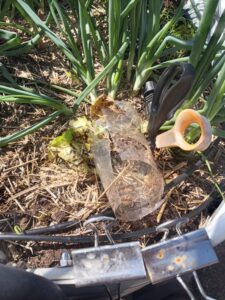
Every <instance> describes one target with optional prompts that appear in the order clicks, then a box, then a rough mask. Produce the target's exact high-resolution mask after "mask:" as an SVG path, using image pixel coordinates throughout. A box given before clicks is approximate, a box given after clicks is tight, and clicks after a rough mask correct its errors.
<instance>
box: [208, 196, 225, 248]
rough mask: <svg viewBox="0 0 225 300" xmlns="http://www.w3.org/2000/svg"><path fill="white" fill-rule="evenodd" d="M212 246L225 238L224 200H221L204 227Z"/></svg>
mask: <svg viewBox="0 0 225 300" xmlns="http://www.w3.org/2000/svg"><path fill="white" fill-rule="evenodd" d="M205 229H206V231H207V234H208V236H209V239H210V240H211V243H212V245H213V246H216V245H218V244H220V243H222V242H223V241H224V240H225V202H224V201H222V202H221V204H220V205H219V207H218V208H217V209H216V210H215V212H214V213H213V214H212V216H211V218H210V219H209V221H208V222H207V224H206V227H205Z"/></svg>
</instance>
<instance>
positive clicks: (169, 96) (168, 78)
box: [149, 63, 195, 146]
mask: <svg viewBox="0 0 225 300" xmlns="http://www.w3.org/2000/svg"><path fill="white" fill-rule="evenodd" d="M178 76H179V80H177V79H176V78H177V77H178ZM194 78H195V69H194V68H193V66H192V65H191V64H189V63H176V64H173V65H172V66H170V67H168V68H167V69H166V70H165V71H164V72H163V73H162V75H161V76H160V79H159V81H158V83H157V85H156V87H155V90H154V95H153V99H152V103H151V108H150V120H149V138H150V141H151V143H152V144H153V146H154V144H155V138H156V136H157V134H158V131H159V129H160V127H161V126H162V124H163V123H164V122H165V121H166V120H168V119H170V118H171V117H172V116H173V114H174V112H175V111H176V110H177V109H178V107H180V106H181V104H182V103H183V102H184V100H185V97H186V95H187V93H188V92H189V90H190V89H191V87H192V84H193V81H194ZM174 81H175V82H176V83H175V84H173V83H174Z"/></svg>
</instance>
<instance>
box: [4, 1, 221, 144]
mask: <svg viewBox="0 0 225 300" xmlns="http://www.w3.org/2000/svg"><path fill="white" fill-rule="evenodd" d="M184 2H185V1H184V0H181V1H180V4H179V6H178V7H176V6H175V5H173V6H172V7H171V8H169V9H168V8H164V7H163V0H157V1H155V0H131V1H129V0H123V1H121V0H107V1H101V2H100V3H99V2H95V1H89V0H77V1H73V0H67V1H59V0H51V1H47V2H46V1H45V2H44V1H37V0H36V1H28V0H27V1H24V0H13V1H0V7H1V8H2V10H1V13H0V17H1V18H3V16H8V15H10V20H11V22H10V23H6V22H0V25H1V26H2V27H1V28H2V29H1V30H0V55H4V56H10V55H15V56H16V55H17V56H18V55H21V54H24V53H27V52H29V51H30V50H31V49H32V47H35V45H37V44H38V43H39V42H40V40H41V39H42V38H43V37H44V36H45V37H47V38H48V39H49V40H50V41H51V42H52V43H54V45H55V46H56V47H57V48H58V50H59V51H60V52H61V53H62V54H63V55H64V56H65V57H66V59H67V60H68V62H69V64H70V66H71V68H70V69H69V70H68V71H67V74H69V75H68V76H70V78H74V79H75V81H78V80H79V81H80V82H83V83H84V85H85V86H86V87H85V88H84V90H83V91H82V92H81V93H80V95H76V94H75V93H74V92H72V91H71V90H69V89H67V88H65V87H60V86H52V88H54V89H57V90H58V91H61V92H64V93H67V94H69V95H72V96H73V97H74V104H73V106H72V107H71V108H69V107H67V106H66V105H65V104H64V103H62V102H60V101H58V100H57V99H52V98H51V97H48V96H46V95H43V94H40V93H39V94H38V93H35V92H34V91H30V90H27V89H26V88H24V87H22V86H19V85H17V84H16V82H15V81H14V79H13V78H12V77H11V76H10V74H9V72H8V71H7V70H6V68H5V67H4V66H0V72H1V74H2V76H3V77H4V80H5V83H0V92H1V93H2V95H1V96H0V101H4V102H15V103H20V104H25V105H28V104H37V105H44V106H48V107H50V108H51V109H53V110H54V112H53V113H52V114H51V115H50V116H48V117H47V118H46V120H42V121H41V122H40V123H37V124H36V125H34V126H32V127H31V128H28V129H26V130H25V131H24V130H23V131H21V132H20V133H18V134H14V135H13V136H11V137H6V138H1V139H0V146H2V145H5V144H7V142H10V141H12V140H15V139H17V138H19V137H21V136H24V135H25V134H27V133H30V132H32V131H33V130H36V129H37V128H40V126H39V125H40V124H42V125H41V126H43V125H45V124H47V123H48V122H50V121H51V120H53V119H54V118H55V117H56V116H59V115H61V114H64V115H71V114H74V113H75V112H76V111H77V109H78V107H79V105H80V103H81V102H82V101H84V100H86V99H87V97H89V96H90V98H91V102H92V103H93V101H94V100H95V99H96V97H97V96H98V89H97V86H98V84H99V82H101V81H103V80H105V89H106V91H107V93H108V94H109V95H110V96H111V97H113V98H115V97H116V93H117V90H118V89H119V87H120V84H121V82H123V83H125V84H126V85H127V84H128V83H129V84H130V86H131V89H132V90H133V93H134V94H137V93H138V92H139V90H140V89H141V87H142V85H143V84H144V82H145V81H146V79H148V78H149V77H150V76H151V75H154V70H156V69H160V68H165V67H166V66H169V65H170V64H173V63H174V62H177V61H188V60H189V61H190V62H191V63H192V64H193V65H194V66H195V68H196V79H195V82H194V85H193V88H192V90H191V91H190V94H189V96H188V101H187V102H186V103H185V106H184V107H193V106H195V105H196V103H197V101H198V99H199V96H200V95H201V94H202V93H203V92H204V91H205V89H206V88H207V87H208V86H209V84H211V83H212V82H213V81H215V83H214V88H213V89H212V93H211V95H210V96H209V97H208V101H206V102H205V106H204V107H203V109H202V113H203V114H205V115H206V116H207V117H208V118H209V119H210V121H211V122H212V124H214V125H215V126H218V125H219V122H220V120H224V119H225V118H224V114H223V110H224V96H223V95H224V92H225V86H224V84H223V80H222V78H224V75H225V70H224V68H223V65H224V63H225V55H224V54H223V52H221V51H223V41H224V39H225V34H223V30H224V22H225V13H224V14H223V15H222V16H221V18H220V20H219V23H218V25H217V27H216V30H215V32H214V34H213V35H212V37H211V39H210V41H209V43H207V36H208V33H209V31H210V26H211V25H212V23H213V12H214V11H215V9H216V6H217V3H218V0H215V1H210V0H207V2H206V9H205V12H204V16H203V18H202V21H201V24H200V27H199V28H198V30H197V31H196V32H195V29H194V27H193V26H192V25H191V23H190V22H189V21H187V20H185V19H184V17H182V14H183V10H182V8H183V5H184ZM64 4H66V6H65V5H64ZM96 5H100V9H101V10H102V11H104V12H105V13H102V14H104V15H103V16H102V18H101V20H104V22H101V21H99V19H97V18H96V17H95V13H96V11H95V10H96ZM38 8H41V10H42V11H44V15H45V16H46V18H45V19H44V15H42V17H40V14H39V13H38ZM11 9H13V10H14V13H13V14H12V13H10V10H11ZM15 12H16V14H17V17H18V18H20V19H23V20H24V22H23V24H25V25H20V24H17V22H15V21H14V19H13V16H15ZM0 20H1V19H0ZM103 23H104V24H103ZM55 28H56V30H55ZM19 32H20V34H19ZM24 36H26V40H24ZM219 37H220V38H219ZM189 53H190V56H189ZM218 54H219V55H218ZM96 62H98V63H100V64H101V72H96V68H95V64H96ZM212 62H213V63H212ZM202 74H204V75H205V76H202ZM36 84H37V85H39V84H41V83H39V82H37V83H36ZM223 118H224V119H223ZM173 121H174V119H172V120H171V121H170V122H167V124H166V128H169V127H170V126H171V125H172V124H173Z"/></svg>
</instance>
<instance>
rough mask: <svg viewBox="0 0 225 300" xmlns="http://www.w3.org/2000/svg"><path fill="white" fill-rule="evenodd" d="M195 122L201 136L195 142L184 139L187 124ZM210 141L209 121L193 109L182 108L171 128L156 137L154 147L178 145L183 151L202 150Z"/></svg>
mask: <svg viewBox="0 0 225 300" xmlns="http://www.w3.org/2000/svg"><path fill="white" fill-rule="evenodd" d="M193 123H196V124H198V125H199V126H200V129H201V136H200V138H199V140H198V141H197V142H196V143H195V144H189V143H188V142H186V141H185V139H184V135H185V130H186V129H187V128H188V126H189V125H191V124H193ZM211 141H212V129H211V125H210V122H209V121H208V120H207V119H206V118H205V117H203V116H202V115H200V114H199V113H198V112H197V111H195V110H193V109H184V110H183V111H182V112H181V113H180V114H179V115H178V117H177V119H176V121H175V124H174V126H173V128H172V129H170V130H168V131H166V132H164V133H162V134H160V135H158V136H157V137H156V147H157V148H163V147H180V148H181V149H183V150H185V151H193V150H195V151H203V150H205V149H207V148H208V146H209V145H210V143H211Z"/></svg>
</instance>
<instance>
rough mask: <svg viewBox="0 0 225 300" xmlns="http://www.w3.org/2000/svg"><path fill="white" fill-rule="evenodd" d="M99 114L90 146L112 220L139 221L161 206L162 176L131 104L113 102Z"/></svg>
mask: <svg viewBox="0 0 225 300" xmlns="http://www.w3.org/2000/svg"><path fill="white" fill-rule="evenodd" d="M101 112H102V116H101V117H100V118H99V119H98V120H96V122H95V134H94V137H93V144H92V153H93V156H94V161H95V166H96V169H97V172H98V174H99V177H100V179H101V182H102V185H103V187H104V189H105V190H106V195H107V197H108V199H109V202H110V205H111V207H112V209H113V211H114V213H115V215H116V217H117V218H118V219H120V220H122V221H135V220H140V219H142V218H143V217H144V216H146V215H148V214H150V213H151V212H153V211H155V210H156V209H157V208H158V207H159V206H160V205H161V203H162V194H163V190H164V180H163V177H162V174H161V172H160V171H159V170H158V168H157V165H156V163H155V161H154V159H153V156H152V152H151V150H150V148H149V146H148V142H147V140H146V139H145V137H144V135H143V134H142V133H141V132H140V124H141V120H140V118H139V116H138V114H137V112H136V110H135V109H134V108H133V107H132V106H131V104H130V103H128V102H125V101H121V102H119V101H117V102H115V105H113V106H112V105H111V106H109V107H104V108H102V109H101Z"/></svg>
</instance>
